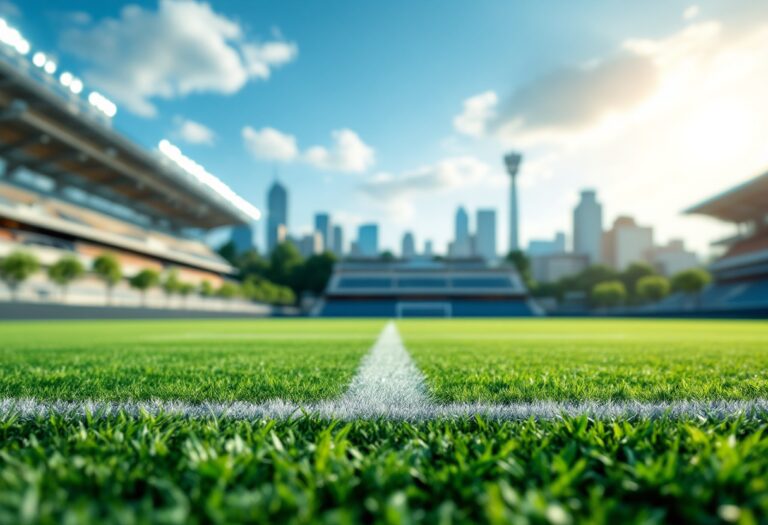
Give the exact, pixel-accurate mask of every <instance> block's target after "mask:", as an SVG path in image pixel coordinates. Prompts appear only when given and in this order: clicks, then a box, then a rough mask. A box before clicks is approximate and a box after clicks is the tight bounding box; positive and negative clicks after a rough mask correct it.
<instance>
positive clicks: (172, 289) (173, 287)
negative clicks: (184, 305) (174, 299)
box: [160, 268, 181, 300]
mask: <svg viewBox="0 0 768 525" xmlns="http://www.w3.org/2000/svg"><path fill="white" fill-rule="evenodd" d="M160 286H161V287H162V289H163V291H164V292H165V297H166V300H170V298H171V296H172V295H173V294H175V293H178V292H179V289H180V287H181V279H179V271H178V270H177V269H176V268H173V269H171V270H170V271H169V272H168V273H166V274H165V277H164V278H163V281H162V283H160Z"/></svg>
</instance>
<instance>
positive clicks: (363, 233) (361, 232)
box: [357, 224, 379, 257]
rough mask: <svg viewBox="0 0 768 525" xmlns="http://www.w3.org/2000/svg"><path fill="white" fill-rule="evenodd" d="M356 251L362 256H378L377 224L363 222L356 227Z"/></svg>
mask: <svg viewBox="0 0 768 525" xmlns="http://www.w3.org/2000/svg"><path fill="white" fill-rule="evenodd" d="M357 251H358V253H359V255H360V256H362V257H378V255H379V225H378V224H363V225H361V226H360V227H359V228H358V229H357Z"/></svg>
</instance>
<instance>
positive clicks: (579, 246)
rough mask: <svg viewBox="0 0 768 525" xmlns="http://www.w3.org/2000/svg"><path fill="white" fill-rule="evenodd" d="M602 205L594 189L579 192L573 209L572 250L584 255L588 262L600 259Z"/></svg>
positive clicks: (599, 260)
mask: <svg viewBox="0 0 768 525" xmlns="http://www.w3.org/2000/svg"><path fill="white" fill-rule="evenodd" d="M602 239H603V206H602V205H601V204H600V203H599V202H598V201H597V194H596V193H595V191H594V190H584V191H582V192H581V201H580V202H579V204H578V205H577V206H576V208H575V209H574V210H573V252H574V253H577V254H581V255H586V256H587V260H588V262H589V264H598V263H599V262H601V260H602V242H603V240H602Z"/></svg>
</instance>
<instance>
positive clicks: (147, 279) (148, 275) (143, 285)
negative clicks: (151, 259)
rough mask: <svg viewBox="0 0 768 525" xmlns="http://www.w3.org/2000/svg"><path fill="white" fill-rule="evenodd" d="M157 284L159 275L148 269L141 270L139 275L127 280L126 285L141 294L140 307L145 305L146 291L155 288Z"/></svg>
mask: <svg viewBox="0 0 768 525" xmlns="http://www.w3.org/2000/svg"><path fill="white" fill-rule="evenodd" d="M159 282H160V274H159V273H157V272H156V271H155V270H150V269H149V268H145V269H144V270H141V271H140V272H139V273H137V274H136V275H134V276H133V277H131V278H130V279H129V280H128V283H129V284H130V285H131V287H132V288H135V289H137V290H138V291H139V292H141V304H142V306H146V305H147V290H149V289H150V288H153V287H155V286H157V285H158V283H159Z"/></svg>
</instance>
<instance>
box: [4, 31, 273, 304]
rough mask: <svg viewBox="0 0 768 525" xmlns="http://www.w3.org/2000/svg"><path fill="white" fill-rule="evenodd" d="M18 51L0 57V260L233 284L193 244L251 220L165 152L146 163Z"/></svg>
mask: <svg viewBox="0 0 768 525" xmlns="http://www.w3.org/2000/svg"><path fill="white" fill-rule="evenodd" d="M24 49H26V51H27V52H29V45H28V44H27V45H26V47H25V48H24ZM17 51H18V50H13V49H9V48H7V47H2V49H0V164H1V165H2V170H0V173H1V175H0V257H3V256H5V255H7V254H8V253H11V252H12V251H14V250H18V249H20V248H21V249H23V250H25V251H30V252H32V253H34V254H35V255H36V256H37V257H38V258H39V260H40V261H41V262H42V264H43V265H44V266H45V265H49V264H51V263H52V262H53V261H55V260H57V259H58V258H60V257H61V256H62V255H74V256H76V257H77V258H79V259H81V261H82V262H83V263H84V264H85V265H86V267H88V266H89V265H90V262H91V261H92V260H93V259H94V258H95V257H97V256H98V255H100V254H102V253H110V254H112V255H113V256H115V257H116V258H117V259H118V260H119V262H120V264H121V266H122V268H123V272H124V274H125V275H127V276H130V275H132V274H133V273H136V272H137V271H139V270H140V269H146V268H149V269H153V270H156V271H158V272H162V271H164V270H166V269H170V268H173V269H174V271H177V272H178V273H179V277H180V278H181V279H182V280H184V281H185V282H188V283H191V284H200V283H202V282H203V281H208V282H209V283H210V284H211V285H212V286H214V287H216V286H219V285H220V284H221V283H222V282H224V280H225V279H226V278H227V276H229V275H231V274H233V273H234V269H233V268H232V266H231V265H230V264H229V263H227V262H226V261H225V260H224V259H222V258H221V257H220V256H219V255H218V254H216V253H215V252H214V251H212V250H211V248H210V247H209V246H207V245H206V244H205V242H204V240H203V239H204V236H205V234H206V233H207V232H209V231H210V230H212V229H214V228H218V227H222V226H237V225H248V224H251V223H252V222H253V221H255V220H257V219H258V218H259V211H258V210H257V209H256V208H255V207H253V206H252V205H250V204H249V203H248V202H247V201H245V200H244V199H243V198H241V197H240V196H238V195H237V194H236V193H235V192H234V191H232V190H231V189H230V188H229V187H228V186H227V185H226V184H224V183H223V182H222V181H221V180H219V179H218V178H216V177H215V176H213V175H211V174H210V173H209V172H207V171H206V170H205V168H203V167H202V166H200V165H199V164H197V163H195V162H194V161H192V160H191V159H189V158H188V157H186V156H185V155H184V154H183V153H182V152H181V151H180V150H179V149H178V148H177V147H176V146H174V145H173V144H171V143H170V142H168V141H166V140H163V141H161V142H160V143H159V145H158V149H157V150H156V151H148V150H146V149H144V148H142V147H141V146H139V145H137V144H136V143H134V142H132V141H131V140H129V139H127V138H126V137H125V136H123V135H121V134H119V133H117V132H116V131H114V130H113V129H112V126H111V117H112V116H114V114H115V112H116V111H117V108H116V106H115V105H114V104H112V103H111V102H110V101H109V100H107V99H106V97H104V96H103V95H100V94H99V93H96V92H93V91H91V92H90V94H88V93H89V92H88V90H87V87H84V86H83V83H82V81H80V80H79V79H77V78H76V77H74V75H72V74H71V73H68V72H66V71H65V72H61V71H59V72H57V65H56V64H55V63H53V62H51V61H50V60H49V59H47V58H46V57H45V55H43V54H42V53H40V52H37V53H33V54H32V53H30V54H31V55H32V56H31V58H30V57H28V56H26V54H27V53H21V52H17ZM81 93H82V96H81ZM83 286H84V287H85V288H88V283H87V280H86V282H84V283H83ZM97 287H98V284H97V283H94V284H93V288H94V289H95V288H97ZM39 288H40V287H39ZM40 290H42V288H40ZM123 291H124V292H126V293H129V292H130V290H129V289H128V288H127V286H125V285H124V284H123ZM41 293H42V291H41ZM94 293H95V294H97V293H98V291H94ZM116 297H117V299H118V301H119V297H120V291H119V290H118V293H117V295H116Z"/></svg>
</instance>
